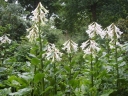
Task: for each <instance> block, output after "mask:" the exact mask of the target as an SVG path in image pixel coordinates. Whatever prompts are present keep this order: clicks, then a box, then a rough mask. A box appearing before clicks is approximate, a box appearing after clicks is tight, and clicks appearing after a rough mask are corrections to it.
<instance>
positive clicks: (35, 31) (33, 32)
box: [26, 25, 39, 42]
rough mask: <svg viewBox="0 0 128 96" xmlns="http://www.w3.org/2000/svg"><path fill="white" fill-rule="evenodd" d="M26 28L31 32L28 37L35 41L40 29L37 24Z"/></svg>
mask: <svg viewBox="0 0 128 96" xmlns="http://www.w3.org/2000/svg"><path fill="white" fill-rule="evenodd" d="M26 30H27V31H28V32H29V34H28V36H26V37H27V38H28V39H29V41H30V42H33V41H35V40H36V39H37V38H38V37H39V34H38V31H39V29H38V27H37V25H34V26H33V27H31V28H28V29H26Z"/></svg>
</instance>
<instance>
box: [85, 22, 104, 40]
mask: <svg viewBox="0 0 128 96" xmlns="http://www.w3.org/2000/svg"><path fill="white" fill-rule="evenodd" d="M86 32H87V34H88V35H89V37H90V38H93V37H95V35H100V36H101V38H104V35H105V34H104V32H103V31H102V28H101V26H100V25H99V24H98V23H96V22H93V23H92V24H90V25H89V26H88V30H87V31H86Z"/></svg>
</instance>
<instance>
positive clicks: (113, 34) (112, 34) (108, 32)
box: [104, 23, 123, 49]
mask: <svg viewBox="0 0 128 96" xmlns="http://www.w3.org/2000/svg"><path fill="white" fill-rule="evenodd" d="M104 33H105V37H107V38H109V39H110V40H111V41H110V42H109V46H110V48H111V49H113V48H115V47H114V46H115V44H116V46H119V47H122V45H121V44H120V43H119V42H118V39H119V38H120V37H121V35H122V34H123V32H121V31H120V29H119V28H118V27H116V25H114V23H112V24H111V25H110V26H108V27H107V28H106V29H105V30H104Z"/></svg>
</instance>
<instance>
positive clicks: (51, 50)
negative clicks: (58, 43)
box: [46, 43, 63, 62]
mask: <svg viewBox="0 0 128 96" xmlns="http://www.w3.org/2000/svg"><path fill="white" fill-rule="evenodd" d="M62 54H63V53H61V52H60V51H59V50H58V49H57V48H56V47H55V45H54V44H51V43H50V44H49V45H48V46H47V52H46V59H47V60H50V59H52V62H54V61H61V59H62V58H61V56H62Z"/></svg>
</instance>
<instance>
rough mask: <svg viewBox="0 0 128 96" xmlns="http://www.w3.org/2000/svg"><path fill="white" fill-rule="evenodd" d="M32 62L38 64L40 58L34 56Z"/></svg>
mask: <svg viewBox="0 0 128 96" xmlns="http://www.w3.org/2000/svg"><path fill="white" fill-rule="evenodd" d="M31 63H32V64H33V65H37V64H39V63H40V59H38V58H32V60H31Z"/></svg>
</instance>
